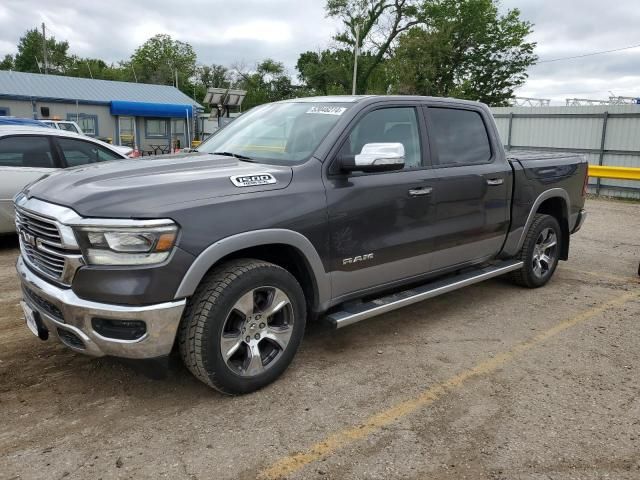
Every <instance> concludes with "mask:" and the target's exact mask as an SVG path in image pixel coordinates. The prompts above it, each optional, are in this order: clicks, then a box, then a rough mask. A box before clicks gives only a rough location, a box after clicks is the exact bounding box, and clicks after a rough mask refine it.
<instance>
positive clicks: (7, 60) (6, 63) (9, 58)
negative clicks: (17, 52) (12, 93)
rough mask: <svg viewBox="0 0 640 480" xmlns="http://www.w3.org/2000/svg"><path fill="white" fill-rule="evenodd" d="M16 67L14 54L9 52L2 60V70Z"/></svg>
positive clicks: (0, 68) (0, 64)
mask: <svg viewBox="0 0 640 480" xmlns="http://www.w3.org/2000/svg"><path fill="white" fill-rule="evenodd" d="M14 68H15V66H14V60H13V55H11V54H9V53H7V54H6V55H5V56H4V58H3V59H2V61H1V62H0V70H13V69H14Z"/></svg>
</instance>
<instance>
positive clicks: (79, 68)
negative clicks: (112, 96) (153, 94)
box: [66, 55, 133, 81]
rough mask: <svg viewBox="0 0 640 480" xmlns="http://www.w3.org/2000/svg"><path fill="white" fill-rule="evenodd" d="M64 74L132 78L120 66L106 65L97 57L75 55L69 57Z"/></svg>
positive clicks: (121, 78)
mask: <svg viewBox="0 0 640 480" xmlns="http://www.w3.org/2000/svg"><path fill="white" fill-rule="evenodd" d="M66 75H67V76H69V77H82V78H93V79H96V80H98V79H100V80H120V81H122V80H133V78H132V76H133V73H131V72H127V70H126V69H124V68H122V67H120V66H116V65H113V64H112V65H108V64H107V63H106V62H104V61H103V60H100V59H99V58H80V57H78V56H76V55H72V56H71V57H69V67H68V68H67V72H66Z"/></svg>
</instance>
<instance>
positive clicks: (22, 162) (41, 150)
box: [0, 135, 55, 168]
mask: <svg viewBox="0 0 640 480" xmlns="http://www.w3.org/2000/svg"><path fill="white" fill-rule="evenodd" d="M0 166H2V167H32V168H54V167H55V165H54V163H53V155H52V154H51V146H50V144H49V140H48V139H47V137H39V136H35V135H23V136H17V137H4V138H0Z"/></svg>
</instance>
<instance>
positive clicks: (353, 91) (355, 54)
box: [351, 25, 360, 95]
mask: <svg viewBox="0 0 640 480" xmlns="http://www.w3.org/2000/svg"><path fill="white" fill-rule="evenodd" d="M358 55H360V25H356V45H355V48H354V51H353V57H354V58H353V86H352V88H351V95H355V94H356V80H357V78H358Z"/></svg>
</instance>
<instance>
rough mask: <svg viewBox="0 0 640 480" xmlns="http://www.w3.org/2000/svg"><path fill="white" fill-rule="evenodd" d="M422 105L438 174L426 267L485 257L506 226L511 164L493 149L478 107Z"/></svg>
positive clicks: (497, 244) (500, 241)
mask: <svg viewBox="0 0 640 480" xmlns="http://www.w3.org/2000/svg"><path fill="white" fill-rule="evenodd" d="M425 110H426V113H427V131H428V136H429V141H430V142H431V145H432V148H433V152H434V158H433V167H434V171H436V172H437V174H438V180H437V182H435V184H434V191H433V198H434V202H435V203H436V206H435V216H434V228H435V232H436V239H435V242H436V250H437V253H436V254H435V255H434V256H433V259H432V265H431V266H432V269H433V270H434V271H437V270H443V269H447V268H450V267H454V266H458V265H463V264H467V263H472V262H479V261H483V260H486V259H489V258H491V257H493V256H495V255H496V254H497V253H498V252H499V251H500V249H501V248H502V244H503V242H504V239H505V236H506V234H507V230H508V228H509V209H510V201H511V185H512V182H513V178H512V171H511V167H510V165H509V164H508V163H507V162H506V161H504V159H502V158H501V157H500V156H499V155H497V152H498V151H499V150H498V147H497V145H492V142H491V140H490V138H491V137H490V135H489V134H488V130H487V127H486V125H487V122H488V121H489V119H485V118H484V117H483V112H482V111H481V110H476V109H473V108H469V109H464V108H445V107H437V108H436V107H429V108H428V109H425Z"/></svg>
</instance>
